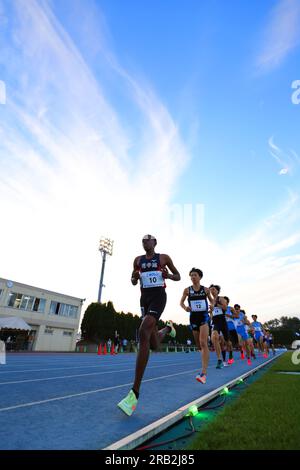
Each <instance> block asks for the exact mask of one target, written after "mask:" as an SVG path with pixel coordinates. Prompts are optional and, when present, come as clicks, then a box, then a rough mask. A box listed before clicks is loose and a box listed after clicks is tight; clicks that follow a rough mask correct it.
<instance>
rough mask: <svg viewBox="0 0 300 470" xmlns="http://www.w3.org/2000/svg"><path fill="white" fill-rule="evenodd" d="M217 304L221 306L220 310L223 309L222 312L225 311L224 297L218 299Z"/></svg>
mask: <svg viewBox="0 0 300 470" xmlns="http://www.w3.org/2000/svg"><path fill="white" fill-rule="evenodd" d="M218 304H219V305H221V307H222V309H224V310H225V309H227V302H226V300H225V299H224V297H219V302H218Z"/></svg>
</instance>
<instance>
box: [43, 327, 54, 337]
mask: <svg viewBox="0 0 300 470" xmlns="http://www.w3.org/2000/svg"><path fill="white" fill-rule="evenodd" d="M45 335H53V330H52V328H50V327H49V326H46V328H45Z"/></svg>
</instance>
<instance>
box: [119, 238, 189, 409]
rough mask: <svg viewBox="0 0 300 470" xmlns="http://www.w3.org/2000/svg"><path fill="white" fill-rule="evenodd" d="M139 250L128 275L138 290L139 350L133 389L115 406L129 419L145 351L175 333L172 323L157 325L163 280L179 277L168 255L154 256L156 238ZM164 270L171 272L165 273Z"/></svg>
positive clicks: (163, 297) (163, 294)
mask: <svg viewBox="0 0 300 470" xmlns="http://www.w3.org/2000/svg"><path fill="white" fill-rule="evenodd" d="M142 243H143V248H144V250H145V252H146V254H145V255H141V256H137V257H136V258H135V260H134V263H133V272H132V275H131V283H132V285H134V286H135V285H136V284H137V283H138V280H139V281H140V287H141V298H140V306H141V312H142V323H141V326H140V329H139V340H140V344H139V351H138V354H137V359H136V369H135V378H134V383H133V387H132V389H131V390H130V392H129V393H128V395H127V396H126V397H125V398H124V399H123V400H121V401H120V403H118V407H119V408H121V410H122V411H124V413H126V414H127V415H128V416H131V415H132V413H133V411H134V410H135V409H136V405H137V401H138V398H139V391H140V386H141V382H142V378H143V375H144V371H145V369H146V366H147V362H148V358H149V351H150V347H151V349H157V348H158V347H159V345H160V343H161V341H162V340H163V339H164V337H165V336H166V335H167V334H169V335H170V336H171V338H175V336H176V331H175V328H174V327H173V322H172V321H171V320H169V321H168V322H167V323H166V326H165V328H163V329H162V330H160V331H158V329H157V322H158V320H159V318H160V316H161V314H162V313H163V311H164V308H165V306H166V301H167V296H166V292H165V287H166V283H165V279H171V280H172V281H179V280H180V274H179V272H178V271H177V269H176V268H175V266H174V264H173V261H172V260H171V258H170V256H168V255H165V254H158V253H155V251H154V250H155V246H156V244H157V241H156V238H155V237H153V236H152V235H145V236H144V237H143V241H142ZM168 268H169V269H170V271H171V273H172V274H170V273H169V271H168Z"/></svg>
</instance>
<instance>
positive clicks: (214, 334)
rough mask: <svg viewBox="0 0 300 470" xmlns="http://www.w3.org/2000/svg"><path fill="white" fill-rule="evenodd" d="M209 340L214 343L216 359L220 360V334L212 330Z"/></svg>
mask: <svg viewBox="0 0 300 470" xmlns="http://www.w3.org/2000/svg"><path fill="white" fill-rule="evenodd" d="M211 340H212V343H213V345H214V348H215V351H216V355H217V358H218V360H221V346H220V335H219V333H218V332H217V331H216V330H213V332H212V335H211Z"/></svg>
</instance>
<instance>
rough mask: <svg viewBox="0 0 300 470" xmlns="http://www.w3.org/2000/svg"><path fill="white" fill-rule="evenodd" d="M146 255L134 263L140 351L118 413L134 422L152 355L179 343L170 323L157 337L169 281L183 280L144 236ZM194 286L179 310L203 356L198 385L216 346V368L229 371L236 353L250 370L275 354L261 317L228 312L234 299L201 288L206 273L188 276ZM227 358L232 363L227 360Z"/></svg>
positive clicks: (151, 239) (193, 271) (204, 377)
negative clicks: (171, 341)
mask: <svg viewBox="0 0 300 470" xmlns="http://www.w3.org/2000/svg"><path fill="white" fill-rule="evenodd" d="M142 243H143V248H144V250H145V254H144V255H141V256H137V257H136V258H135V260H134V263H133V272H132V276H131V283H132V285H137V283H138V282H140V287H141V297H140V307H141V314H142V323H141V326H140V329H139V350H138V354H137V359H136V369H135V378H134V383H133V386H132V389H131V390H130V391H129V393H128V395H127V396H126V397H125V398H124V399H123V400H121V401H120V403H118V407H119V408H120V409H121V410H122V411H123V412H124V413H126V414H127V415H128V416H131V415H132V413H133V411H134V410H135V409H136V406H137V402H138V398H139V392H140V386H141V382H142V378H143V375H144V371H145V369H146V366H147V362H148V359H149V353H150V349H152V350H157V349H158V347H159V345H160V343H161V342H162V341H163V339H164V337H165V336H166V335H170V336H171V337H172V338H175V336H176V331H175V328H174V326H173V322H172V321H171V320H169V321H167V322H166V326H165V327H164V328H163V329H161V330H159V331H158V328H157V322H158V320H159V318H160V316H161V315H162V313H163V311H164V308H165V306H166V301H167V296H166V291H165V287H166V282H165V280H166V279H171V280H173V281H179V280H180V274H179V272H178V270H177V269H176V267H175V266H174V264H173V261H172V259H171V258H170V256H168V255H166V254H158V253H155V247H156V244H157V240H156V238H155V237H154V236H152V235H145V236H144V237H143V240H142ZM189 275H190V279H191V283H192V284H191V286H189V287H187V288H185V289H184V291H183V294H182V297H181V300H180V306H181V307H182V308H183V309H184V310H185V311H186V312H189V314H190V325H189V327H190V328H191V330H192V333H193V337H194V341H195V343H196V346H197V347H198V349H199V350H200V353H201V359H202V361H201V362H202V369H201V371H200V372H199V373H198V374H197V376H196V380H197V381H198V382H200V383H202V384H205V383H206V380H207V367H208V362H209V356H210V350H209V340H210V341H211V342H212V344H213V346H214V349H215V352H216V355H217V364H216V368H217V369H221V368H222V367H224V366H225V367H227V366H229V365H231V364H233V362H234V358H233V349H234V348H235V349H236V348H238V349H239V350H240V355H241V356H240V357H241V359H242V360H243V359H246V358H247V363H248V365H251V363H252V362H251V361H252V359H255V358H256V355H255V349H254V348H255V346H256V347H257V350H258V351H257V354H259V355H263V356H264V357H265V358H267V357H268V354H269V348H272V350H273V354H275V349H274V343H273V338H272V334H271V333H270V331H269V330H268V328H265V327H264V326H263V325H262V323H260V322H258V321H257V315H252V321H250V320H249V319H248V317H247V315H246V312H245V310H243V309H242V308H241V306H240V305H239V304H234V306H233V307H232V306H230V299H229V298H228V297H226V296H220V292H221V287H220V286H219V285H216V284H211V285H210V287H204V286H202V285H201V279H202V277H203V272H202V271H201V270H200V269H198V268H192V269H191V270H190V272H189ZM227 353H228V355H229V356H228V361H226V354H227Z"/></svg>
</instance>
